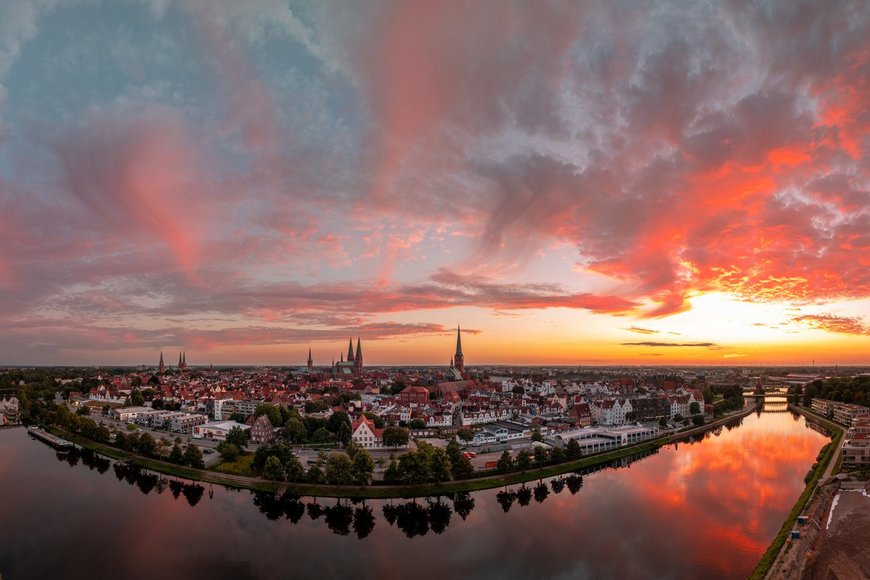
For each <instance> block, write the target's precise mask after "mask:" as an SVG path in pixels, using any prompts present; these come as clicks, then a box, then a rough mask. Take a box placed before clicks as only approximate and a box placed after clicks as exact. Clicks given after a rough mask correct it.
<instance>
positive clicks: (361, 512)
mask: <svg viewBox="0 0 870 580" xmlns="http://www.w3.org/2000/svg"><path fill="white" fill-rule="evenodd" d="M374 529H375V514H374V512H373V511H372V508H370V507H369V506H367V505H364V506H362V507H358V508H356V509H354V510H353V531H354V532H356V537H357V538H359V539H360V540H362V539H363V538H365V537H367V536H368V535H369V534H371V533H372V530H374Z"/></svg>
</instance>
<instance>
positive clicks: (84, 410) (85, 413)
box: [76, 405, 91, 417]
mask: <svg viewBox="0 0 870 580" xmlns="http://www.w3.org/2000/svg"><path fill="white" fill-rule="evenodd" d="M76 415H79V416H82V417H90V415H91V408H90V407H88V406H87V405H82V406H81V407H79V408H78V409H76Z"/></svg>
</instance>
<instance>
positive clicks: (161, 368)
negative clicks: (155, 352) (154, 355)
mask: <svg viewBox="0 0 870 580" xmlns="http://www.w3.org/2000/svg"><path fill="white" fill-rule="evenodd" d="M158 368H159V369H160V373H161V374H162V373H163V370H164V369H165V368H166V365H165V364H164V363H163V351H162V350H161V351H160V365H159V367H158Z"/></svg>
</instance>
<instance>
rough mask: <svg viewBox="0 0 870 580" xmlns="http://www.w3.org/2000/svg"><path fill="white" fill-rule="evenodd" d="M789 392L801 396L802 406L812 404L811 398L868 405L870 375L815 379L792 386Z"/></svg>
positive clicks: (869, 400)
mask: <svg viewBox="0 0 870 580" xmlns="http://www.w3.org/2000/svg"><path fill="white" fill-rule="evenodd" d="M789 394H795V395H799V396H801V397H802V402H803V404H804V406H807V407H809V406H810V405H812V402H813V399H814V398H816V397H818V398H820V399H827V400H829V401H839V402H841V403H855V404H856V405H870V376H868V375H861V376H856V377H837V378H833V379H828V380H827V381H822V380H818V379H817V380H815V381H813V382H812V383H810V384H809V385H807V386H806V387H804V388H801V387H799V386H798V387H793V388H792V389H789Z"/></svg>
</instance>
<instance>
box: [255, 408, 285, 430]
mask: <svg viewBox="0 0 870 580" xmlns="http://www.w3.org/2000/svg"><path fill="white" fill-rule="evenodd" d="M260 415H266V416H267V417H268V418H269V422H270V423H272V425H281V424H282V423H283V422H284V420H283V417H282V416H281V409H280V408H278V407H277V406H275V405H271V404H269V403H260V404H259V405H257V408H256V409H254V417H259V416H260Z"/></svg>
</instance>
